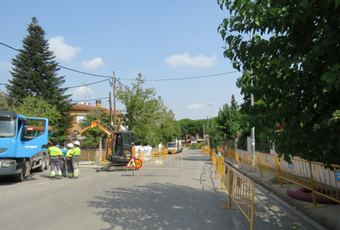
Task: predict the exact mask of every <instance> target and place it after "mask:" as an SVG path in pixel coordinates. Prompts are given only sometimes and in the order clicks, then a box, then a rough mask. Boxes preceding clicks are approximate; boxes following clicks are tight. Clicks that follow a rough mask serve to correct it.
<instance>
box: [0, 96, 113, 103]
mask: <svg viewBox="0 0 340 230" xmlns="http://www.w3.org/2000/svg"><path fill="white" fill-rule="evenodd" d="M6 98H7V99H12V100H18V101H43V102H60V101H46V100H30V99H21V98H11V97H6ZM106 98H109V97H102V98H97V99H90V100H86V101H94V100H102V99H106ZM80 101H84V100H76V101H72V100H71V102H80Z"/></svg>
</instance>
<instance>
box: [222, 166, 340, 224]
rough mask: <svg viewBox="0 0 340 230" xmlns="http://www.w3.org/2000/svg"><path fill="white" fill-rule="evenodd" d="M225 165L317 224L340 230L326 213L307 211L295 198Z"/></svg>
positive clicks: (336, 222)
mask: <svg viewBox="0 0 340 230" xmlns="http://www.w3.org/2000/svg"><path fill="white" fill-rule="evenodd" d="M225 163H226V164H228V165H230V166H231V167H233V168H234V169H235V170H236V171H238V172H240V173H242V174H243V175H246V176H247V177H249V178H250V179H251V180H253V181H254V182H255V183H257V184H259V185H261V186H262V187H264V188H265V189H267V190H268V191H270V192H272V193H273V194H275V195H276V196H277V197H279V198H280V199H282V200H284V201H285V202H287V203H288V204H290V205H292V206H293V207H295V208H296V209H298V210H299V211H300V212H302V213H304V214H305V215H307V216H309V217H310V218H312V219H313V220H315V221H316V222H318V223H319V224H320V225H322V226H324V227H325V228H328V229H330V230H338V229H340V222H339V221H335V220H334V219H332V218H329V216H327V215H325V214H324V212H322V211H320V212H319V211H317V212H313V211H312V210H313V209H306V208H304V206H302V205H301V204H300V203H298V202H297V201H295V200H294V199H293V198H290V197H289V195H287V194H285V193H282V192H279V191H278V190H276V189H275V188H274V187H273V186H271V185H269V184H267V183H265V182H263V181H262V180H261V179H259V178H257V177H254V176H253V175H251V174H250V173H247V172H244V171H243V170H241V169H239V168H237V167H235V166H234V165H232V164H231V163H229V162H228V161H225ZM314 209H315V208H314ZM320 210H321V209H320Z"/></svg>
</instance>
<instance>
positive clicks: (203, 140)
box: [203, 124, 205, 142]
mask: <svg viewBox="0 0 340 230" xmlns="http://www.w3.org/2000/svg"><path fill="white" fill-rule="evenodd" d="M203 141H204V142H205V129H204V124H203Z"/></svg>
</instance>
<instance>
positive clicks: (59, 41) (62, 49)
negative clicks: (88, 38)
mask: <svg viewBox="0 0 340 230" xmlns="http://www.w3.org/2000/svg"><path fill="white" fill-rule="evenodd" d="M48 43H49V45H50V50H52V51H53V52H54V54H55V56H56V58H57V59H58V60H62V61H70V60H71V59H72V58H74V57H75V56H76V54H77V52H81V48H80V47H73V46H69V45H66V44H65V38H63V37H62V36H57V37H53V38H50V39H49V40H48Z"/></svg>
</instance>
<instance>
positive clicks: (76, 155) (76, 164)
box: [72, 141, 80, 179]
mask: <svg viewBox="0 0 340 230" xmlns="http://www.w3.org/2000/svg"><path fill="white" fill-rule="evenodd" d="M79 145H80V142H79V141H75V142H74V149H73V152H72V166H73V171H74V178H75V179H78V176H79V159H80V148H79Z"/></svg>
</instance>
